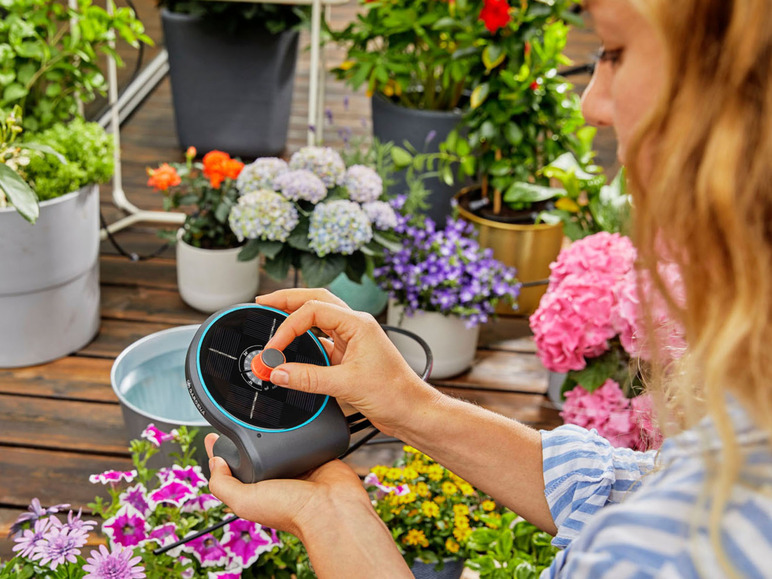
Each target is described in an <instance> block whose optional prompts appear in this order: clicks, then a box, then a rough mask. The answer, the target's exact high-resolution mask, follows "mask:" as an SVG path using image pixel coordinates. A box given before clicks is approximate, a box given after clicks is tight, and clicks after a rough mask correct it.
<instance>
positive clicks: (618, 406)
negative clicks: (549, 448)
mask: <svg viewBox="0 0 772 579" xmlns="http://www.w3.org/2000/svg"><path fill="white" fill-rule="evenodd" d="M565 396H566V401H565V404H563V410H562V411H561V413H560V416H561V417H562V418H563V420H564V421H565V422H566V423H567V424H576V425H577V426H581V427H583V428H587V429H595V430H597V432H598V434H600V435H601V436H603V437H604V438H607V439H608V440H609V442H611V444H613V445H614V446H618V447H627V448H638V447H639V446H640V428H639V426H638V423H637V422H636V421H635V420H634V418H633V413H632V410H631V407H630V400H629V399H628V398H626V397H625V395H624V393H623V392H622V389H621V388H620V387H619V384H617V383H616V382H614V381H613V380H611V379H609V380H606V381H605V382H604V383H603V384H602V385H601V386H600V387H599V388H598V389H597V390H595V391H594V392H588V391H587V390H585V389H584V388H582V387H581V386H576V387H574V388H573V389H572V390H569V391H568V392H566V395H565Z"/></svg>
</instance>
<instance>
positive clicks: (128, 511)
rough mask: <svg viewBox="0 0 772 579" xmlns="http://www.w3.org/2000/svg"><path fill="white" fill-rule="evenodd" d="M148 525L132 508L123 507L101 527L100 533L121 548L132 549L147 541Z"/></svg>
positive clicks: (128, 506)
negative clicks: (102, 532)
mask: <svg viewBox="0 0 772 579" xmlns="http://www.w3.org/2000/svg"><path fill="white" fill-rule="evenodd" d="M147 530H148V525H147V521H146V520H145V517H143V516H142V515H141V514H140V513H139V512H138V511H137V510H136V509H135V508H134V507H132V506H130V505H124V506H123V507H121V509H120V510H119V511H118V512H117V513H116V514H115V516H114V517H112V518H111V519H108V520H106V521H105V522H104V524H103V525H102V531H104V533H105V534H106V535H107V536H108V537H110V540H111V541H112V542H113V543H115V544H117V545H121V546H123V547H134V546H136V545H139V544H140V543H141V542H142V541H144V540H145V539H147Z"/></svg>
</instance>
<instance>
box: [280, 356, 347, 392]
mask: <svg viewBox="0 0 772 579" xmlns="http://www.w3.org/2000/svg"><path fill="white" fill-rule="evenodd" d="M335 370H336V368H335V367H329V366H316V365H314V364H298V363H290V364H282V365H281V366H278V367H277V368H275V369H274V370H273V372H271V382H273V383H274V384H276V385H277V386H285V387H287V388H292V389H293V390H300V391H301V392H311V393H313V394H330V395H332V396H334V395H335V394H334V392H333V391H332V390H333V389H334V388H332V387H331V386H332V384H334V381H333V380H331V378H332V376H331V374H333V373H335Z"/></svg>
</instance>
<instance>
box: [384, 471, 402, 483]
mask: <svg viewBox="0 0 772 579" xmlns="http://www.w3.org/2000/svg"><path fill="white" fill-rule="evenodd" d="M386 478H388V479H389V480H392V481H398V480H399V479H401V478H402V469H400V468H390V469H389V470H388V471H387V472H386Z"/></svg>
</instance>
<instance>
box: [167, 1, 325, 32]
mask: <svg viewBox="0 0 772 579" xmlns="http://www.w3.org/2000/svg"><path fill="white" fill-rule="evenodd" d="M157 4H158V6H162V7H164V8H166V9H167V10H169V11H170V12H176V13H178V14H190V15H192V16H201V17H203V18H204V19H205V20H207V21H209V22H212V23H213V25H214V26H216V27H218V28H222V29H224V30H225V31H226V32H232V31H234V30H235V29H236V27H237V26H240V25H242V24H243V23H248V24H247V26H253V25H257V26H262V27H264V28H265V29H266V30H267V31H268V32H269V33H271V34H278V33H280V32H282V31H284V30H287V29H290V28H293V27H295V26H298V25H299V24H301V23H303V22H306V21H307V20H308V17H309V15H310V7H309V6H290V5H283V4H256V3H253V2H220V1H217V2H211V1H209V0H158V2H157Z"/></svg>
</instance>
